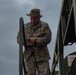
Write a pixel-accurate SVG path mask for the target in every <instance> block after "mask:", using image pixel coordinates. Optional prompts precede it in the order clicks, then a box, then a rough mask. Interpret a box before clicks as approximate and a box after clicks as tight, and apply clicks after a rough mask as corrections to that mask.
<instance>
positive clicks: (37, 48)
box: [17, 21, 52, 75]
mask: <svg viewBox="0 0 76 75" xmlns="http://www.w3.org/2000/svg"><path fill="white" fill-rule="evenodd" d="M24 26H25V37H26V43H27V50H25V52H24V57H25V59H26V63H27V75H36V74H35V71H36V66H37V69H38V71H39V72H38V73H39V75H49V74H48V72H49V63H48V61H49V59H50V54H49V51H48V48H47V44H49V43H50V41H51V35H52V33H51V30H50V28H49V26H48V24H47V23H46V22H43V21H40V22H39V23H38V24H37V25H35V26H33V25H32V24H31V22H29V23H26V24H25V25H24ZM29 37H36V42H35V43H34V44H32V43H30V42H29V41H28V38H29ZM17 41H19V35H18V37H17Z"/></svg>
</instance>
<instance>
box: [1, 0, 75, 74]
mask: <svg viewBox="0 0 76 75" xmlns="http://www.w3.org/2000/svg"><path fill="white" fill-rule="evenodd" d="M61 4H62V0H0V75H18V74H19V72H18V71H19V60H18V59H19V46H18V44H17V42H16V36H17V32H18V30H19V18H20V17H21V16H22V17H23V18H24V22H25V23H26V22H28V21H29V17H28V16H26V14H27V13H29V12H30V10H31V9H32V8H39V9H41V14H42V15H43V17H42V18H41V20H43V21H45V22H47V23H48V24H49V26H50V29H51V31H52V41H51V43H50V44H49V45H48V48H49V52H50V56H51V58H52V57H53V53H54V47H55V40H56V33H57V28H58V22H59V16H60V10H61ZM67 49H69V51H72V50H75V45H74V46H73V47H68V48H67V47H65V50H66V52H65V53H68V52H69V51H68V50H67ZM65 55H67V54H65ZM51 63H52V59H51V60H50V67H51Z"/></svg>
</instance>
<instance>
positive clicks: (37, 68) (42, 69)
mask: <svg viewBox="0 0 76 75" xmlns="http://www.w3.org/2000/svg"><path fill="white" fill-rule="evenodd" d="M25 63H26V71H27V74H26V75H50V67H49V62H48V61H38V62H37V61H36V60H35V57H34V56H31V57H30V58H29V59H27V60H26V62H25ZM37 73H38V74H37Z"/></svg>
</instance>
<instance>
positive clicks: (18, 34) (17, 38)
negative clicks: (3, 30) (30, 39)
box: [17, 32, 20, 44]
mask: <svg viewBox="0 0 76 75" xmlns="http://www.w3.org/2000/svg"><path fill="white" fill-rule="evenodd" d="M19 40H20V38H19V32H18V34H17V43H18V44H19Z"/></svg>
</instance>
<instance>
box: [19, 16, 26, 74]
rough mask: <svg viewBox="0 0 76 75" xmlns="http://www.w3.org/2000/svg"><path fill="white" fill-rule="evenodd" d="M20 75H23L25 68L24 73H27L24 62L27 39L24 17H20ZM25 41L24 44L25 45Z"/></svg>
mask: <svg viewBox="0 0 76 75" xmlns="http://www.w3.org/2000/svg"><path fill="white" fill-rule="evenodd" d="M19 38H20V40H19V75H23V70H24V75H26V68H25V62H24V55H23V46H24V48H27V47H25V43H26V42H25V40H24V38H25V37H24V21H23V18H22V17H20V20H19ZM23 43H24V45H23Z"/></svg>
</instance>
